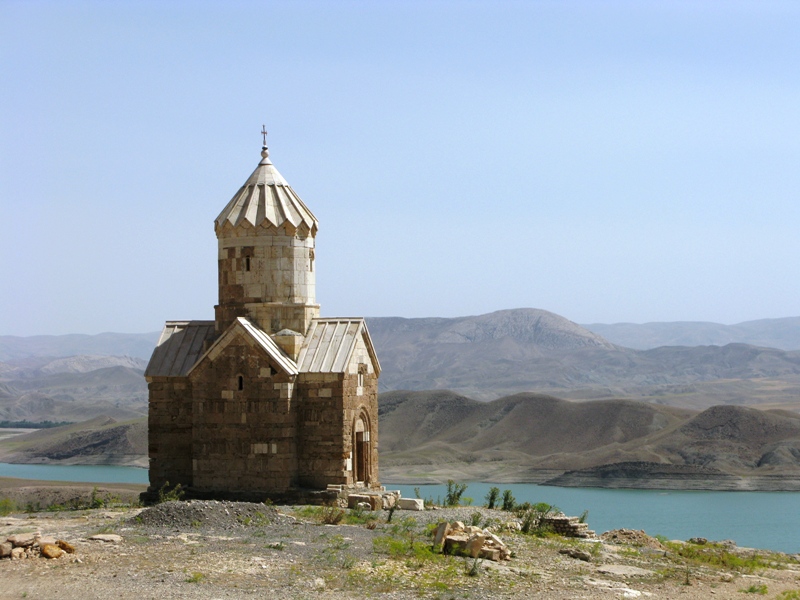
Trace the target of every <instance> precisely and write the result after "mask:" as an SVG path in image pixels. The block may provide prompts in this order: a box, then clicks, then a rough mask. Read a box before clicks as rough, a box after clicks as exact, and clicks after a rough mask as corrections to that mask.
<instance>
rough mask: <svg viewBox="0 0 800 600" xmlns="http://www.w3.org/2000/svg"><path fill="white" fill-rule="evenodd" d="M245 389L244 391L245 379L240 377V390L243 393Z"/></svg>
mask: <svg viewBox="0 0 800 600" xmlns="http://www.w3.org/2000/svg"><path fill="white" fill-rule="evenodd" d="M243 389H244V377H242V376H241V375H239V390H240V391H241V390H243Z"/></svg>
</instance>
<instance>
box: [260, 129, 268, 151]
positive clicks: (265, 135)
mask: <svg viewBox="0 0 800 600" xmlns="http://www.w3.org/2000/svg"><path fill="white" fill-rule="evenodd" d="M261 135H263V136H264V146H266V145H267V126H266V125H262V126H261Z"/></svg>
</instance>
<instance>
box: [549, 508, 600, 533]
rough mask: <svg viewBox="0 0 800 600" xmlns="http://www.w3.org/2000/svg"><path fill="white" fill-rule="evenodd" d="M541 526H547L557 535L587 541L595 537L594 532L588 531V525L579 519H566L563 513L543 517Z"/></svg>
mask: <svg viewBox="0 0 800 600" xmlns="http://www.w3.org/2000/svg"><path fill="white" fill-rule="evenodd" d="M542 524H544V525H546V526H549V527H551V528H552V529H553V531H554V532H555V533H557V534H558V535H563V536H564V537H573V538H581V539H588V538H593V537H595V536H596V534H595V532H594V531H592V530H591V529H589V525H588V524H587V523H584V522H582V521H581V520H580V517H568V516H567V515H565V514H564V513H559V514H557V515H553V516H548V517H543V518H542Z"/></svg>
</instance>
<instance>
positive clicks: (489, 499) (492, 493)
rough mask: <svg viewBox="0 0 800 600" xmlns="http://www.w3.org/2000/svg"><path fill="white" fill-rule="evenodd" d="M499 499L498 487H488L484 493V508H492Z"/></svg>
mask: <svg viewBox="0 0 800 600" xmlns="http://www.w3.org/2000/svg"><path fill="white" fill-rule="evenodd" d="M499 499H500V488H496V487H493V488H489V493H488V494H486V508H488V509H490V510H491V509H493V508H494V507H495V506H497V501H498V500H499Z"/></svg>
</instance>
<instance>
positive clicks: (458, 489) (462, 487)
mask: <svg viewBox="0 0 800 600" xmlns="http://www.w3.org/2000/svg"><path fill="white" fill-rule="evenodd" d="M466 491H467V484H466V483H456V482H455V481H453V480H452V479H448V480H447V493H446V494H445V496H444V505H445V506H458V505H459V504H461V496H463V495H464V492H466Z"/></svg>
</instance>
